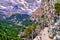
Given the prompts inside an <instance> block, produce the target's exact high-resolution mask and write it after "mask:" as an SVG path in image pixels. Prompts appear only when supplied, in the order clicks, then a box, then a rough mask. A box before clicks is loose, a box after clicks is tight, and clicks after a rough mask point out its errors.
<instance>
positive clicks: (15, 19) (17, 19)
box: [6, 14, 30, 23]
mask: <svg viewBox="0 0 60 40" xmlns="http://www.w3.org/2000/svg"><path fill="white" fill-rule="evenodd" d="M29 18H30V16H29V15H27V14H13V15H11V16H10V17H8V18H6V20H8V21H12V22H17V23H18V22H20V21H23V20H25V19H29Z"/></svg>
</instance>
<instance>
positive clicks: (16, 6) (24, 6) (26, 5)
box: [0, 0, 41, 15]
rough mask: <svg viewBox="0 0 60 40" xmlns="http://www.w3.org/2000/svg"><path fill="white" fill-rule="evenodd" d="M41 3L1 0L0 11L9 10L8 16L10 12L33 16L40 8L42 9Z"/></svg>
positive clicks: (35, 0) (34, 0)
mask: <svg viewBox="0 0 60 40" xmlns="http://www.w3.org/2000/svg"><path fill="white" fill-rule="evenodd" d="M40 3H41V0H0V9H3V10H4V9H5V11H6V10H8V11H7V12H5V14H6V15H7V14H8V13H9V12H17V13H23V12H26V13H27V14H29V15H31V14H32V13H33V12H34V11H35V10H36V9H38V7H40ZM26 13H25V14H26ZM12 14H13V13H12ZM8 15H9V14H8Z"/></svg>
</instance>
